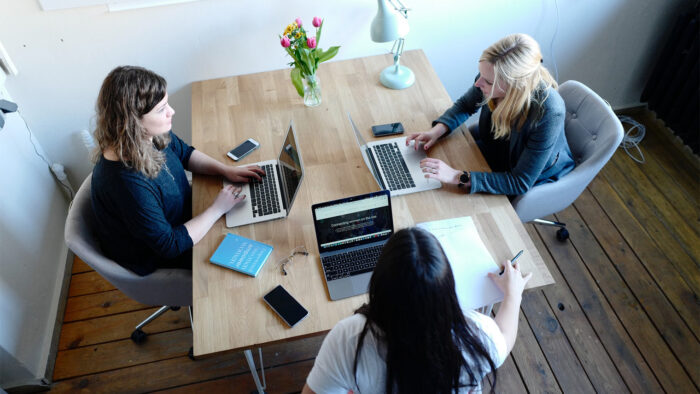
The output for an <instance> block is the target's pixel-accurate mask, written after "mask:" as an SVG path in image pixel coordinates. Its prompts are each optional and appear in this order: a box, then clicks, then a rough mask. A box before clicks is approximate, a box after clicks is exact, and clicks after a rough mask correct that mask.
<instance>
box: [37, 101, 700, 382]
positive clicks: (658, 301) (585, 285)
mask: <svg viewBox="0 0 700 394" xmlns="http://www.w3.org/2000/svg"><path fill="white" fill-rule="evenodd" d="M632 115H633V117H635V118H636V119H637V120H638V121H640V122H641V123H643V124H644V125H645V126H646V128H647V135H646V138H645V139H644V140H643V142H642V144H641V149H642V151H643V153H644V156H645V159H646V162H645V163H644V164H638V163H636V162H634V161H633V160H632V159H630V157H629V156H628V155H627V154H626V153H625V152H624V151H623V150H618V152H617V153H616V154H615V155H614V156H613V159H612V160H611V161H610V162H609V163H608V164H607V165H606V167H605V168H604V169H603V170H602V171H601V173H600V174H599V175H598V177H597V178H596V179H595V180H594V181H593V182H592V183H591V184H590V186H589V187H588V188H587V189H586V190H585V191H584V192H583V194H582V195H581V196H580V197H579V198H578V200H576V202H575V203H574V204H573V206H571V207H569V208H567V209H565V210H564V211H562V212H560V213H558V214H557V215H555V216H554V217H555V218H556V219H557V220H559V221H563V222H565V223H567V225H568V229H569V232H570V234H571V238H570V240H569V241H567V242H564V243H561V242H559V241H557V240H556V239H555V231H556V229H553V228H550V227H543V226H533V225H527V230H528V232H529V233H530V236H531V237H532V238H533V240H534V242H535V244H536V246H537V248H538V250H539V251H540V253H541V254H542V256H543V258H544V260H545V262H546V264H547V266H548V267H549V270H550V271H551V273H552V275H553V277H554V279H555V280H556V284H554V285H550V286H547V287H544V288H542V289H539V290H535V291H530V292H527V293H526V294H525V295H524V297H523V304H522V308H521V313H520V327H519V333H518V341H517V343H516V346H515V349H514V350H513V352H512V354H511V356H510V357H509V358H508V360H507V361H506V363H505V364H504V365H503V366H502V367H501V368H500V369H499V370H498V377H497V386H496V388H497V391H498V392H502V393H527V392H534V393H539V392H548V393H555V392H565V393H579V392H581V393H592V392H601V393H623V392H631V393H641V392H674V393H693V392H699V391H698V388H699V387H700V341H699V336H698V333H700V298H699V297H698V295H699V294H700V165H699V164H698V160H697V158H696V157H693V156H691V155H689V154H687V153H685V152H683V151H682V150H681V149H679V147H677V146H676V145H674V144H673V143H672V139H671V138H669V137H668V136H667V134H666V131H665V129H664V128H663V125H662V123H661V122H660V121H658V120H656V119H655V117H654V116H653V114H651V113H649V112H647V111H645V110H637V111H632ZM155 309H156V308H153V307H149V306H146V305H142V304H139V303H136V302H134V301H132V300H130V299H128V298H126V297H125V296H124V295H123V294H122V293H121V292H119V290H116V289H114V287H112V286H111V285H110V284H109V283H106V282H105V281H104V280H103V279H102V278H101V277H100V276H99V275H97V274H96V273H95V272H94V271H92V270H91V269H90V267H88V266H87V265H85V263H83V262H81V261H80V260H79V259H76V260H75V264H74V266H73V275H72V280H71V285H70V290H69V299H68V304H67V307H66V312H65V317H64V323H63V326H62V330H61V337H60V343H59V351H58V356H57V359H56V365H55V368H54V376H53V379H54V382H53V384H52V387H51V390H52V391H55V392H77V391H86V392H146V391H149V392H150V391H170V392H183V393H185V392H187V393H189V392H217V393H218V392H233V393H248V392H251V391H252V390H253V389H254V384H253V380H252V378H251V376H250V374H249V372H248V368H247V364H246V363H245V359H244V357H243V355H242V354H241V353H231V354H224V355H218V356H214V357H207V358H202V359H198V360H196V361H191V360H190V359H189V358H188V357H187V352H188V350H189V348H190V346H191V343H192V333H191V330H190V323H189V318H188V316H187V311H186V308H183V309H180V310H179V311H177V312H168V313H166V314H165V315H164V316H162V317H160V318H159V319H157V320H156V321H155V322H153V323H151V324H150V325H149V326H147V327H146V329H145V331H146V332H148V333H149V337H148V339H147V341H146V342H145V343H143V344H141V345H136V344H134V343H132V342H131V340H130V339H129V335H130V333H131V331H132V330H133V327H134V326H135V325H136V324H137V323H138V322H139V321H141V320H142V319H144V318H145V317H146V316H148V315H149V314H150V313H152V312H153V311H154V310H155ZM322 340H323V337H317V338H307V339H304V340H300V341H295V342H289V343H283V344H277V345H273V346H269V347H266V348H264V349H263V357H264V364H265V370H266V378H267V387H268V388H267V392H268V393H288V392H298V391H299V390H300V389H301V387H302V386H303V384H304V381H305V378H306V375H307V374H308V372H309V370H310V369H311V367H312V366H313V359H314V357H315V355H316V354H317V352H318V349H319V347H320V345H321V342H322ZM492 379H493V377H489V381H488V382H486V386H487V387H488V385H489V382H491V381H492Z"/></svg>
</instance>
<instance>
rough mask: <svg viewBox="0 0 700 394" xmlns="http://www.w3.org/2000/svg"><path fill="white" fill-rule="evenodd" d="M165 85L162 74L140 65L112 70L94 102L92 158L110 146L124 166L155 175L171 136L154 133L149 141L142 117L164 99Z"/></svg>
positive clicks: (153, 176) (160, 165) (152, 176)
mask: <svg viewBox="0 0 700 394" xmlns="http://www.w3.org/2000/svg"><path fill="white" fill-rule="evenodd" d="M166 88H167V83H166V82H165V79H164V78H163V77H161V76H160V75H158V74H156V73H154V72H153V71H150V70H147V69H145V68H143V67H135V66H120V67H117V68H115V69H114V70H112V71H111V72H110V73H109V75H107V78H105V80H104V82H102V87H101V88H100V93H99V95H98V97H97V104H96V105H95V111H96V112H97V127H96V129H95V140H96V141H97V148H96V150H95V152H94V155H93V159H94V160H97V159H98V158H99V157H100V156H101V155H102V154H103V153H104V151H105V150H106V149H107V148H112V149H114V152H115V153H116V155H117V157H118V158H119V160H120V161H121V162H122V163H123V164H124V165H125V166H127V167H128V168H133V169H134V170H136V171H139V172H142V173H143V174H145V175H146V176H147V177H149V178H155V177H156V176H157V175H158V173H159V172H160V169H161V168H162V167H163V164H164V163H165V155H164V154H163V152H161V150H162V149H163V148H165V147H166V146H168V144H169V143H170V136H169V134H165V135H163V136H156V137H153V139H152V141H151V139H150V138H149V136H148V135H147V134H146V129H145V128H144V127H143V126H142V125H141V118H142V117H143V116H144V115H145V114H147V113H149V112H150V111H151V110H152V109H153V108H154V107H155V106H156V104H158V103H159V102H160V101H161V100H163V98H164V97H165V94H166Z"/></svg>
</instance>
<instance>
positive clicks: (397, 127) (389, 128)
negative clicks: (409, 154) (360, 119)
mask: <svg viewBox="0 0 700 394" xmlns="http://www.w3.org/2000/svg"><path fill="white" fill-rule="evenodd" d="M372 134H374V136H375V137H384V136H387V135H395V134H403V125H402V124H401V123H400V122H397V123H387V124H380V125H376V126H372Z"/></svg>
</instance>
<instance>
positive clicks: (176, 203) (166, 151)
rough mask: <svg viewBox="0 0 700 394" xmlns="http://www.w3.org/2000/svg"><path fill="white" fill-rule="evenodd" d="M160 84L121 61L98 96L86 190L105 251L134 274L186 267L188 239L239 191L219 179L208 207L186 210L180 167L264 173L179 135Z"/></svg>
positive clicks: (238, 176) (246, 175)
mask: <svg viewBox="0 0 700 394" xmlns="http://www.w3.org/2000/svg"><path fill="white" fill-rule="evenodd" d="M166 87H167V84H166V82H165V79H163V77H161V76H160V75H158V74H156V73H154V72H152V71H150V70H147V69H145V68H141V67H132V66H122V67H117V68H115V69H114V70H112V71H111V72H110V73H109V75H107V78H105V80H104V82H103V83H102V88H101V89H100V93H99V96H98V98H97V105H96V111H97V128H96V130H95V139H96V140H97V143H98V147H97V149H96V151H95V162H96V163H95V168H94V169H93V172H92V190H91V192H92V195H91V197H92V207H93V210H94V212H95V216H96V217H97V222H98V226H97V228H98V234H97V235H98V238H99V241H100V245H101V247H102V249H103V252H104V254H105V255H106V256H107V257H109V258H110V259H112V260H114V261H116V262H117V263H119V264H120V265H122V266H123V267H125V268H127V269H129V270H131V271H133V272H135V273H137V274H139V275H148V274H150V273H151V272H153V271H155V270H157V269H158V268H188V269H191V268H192V254H191V249H192V246H193V245H194V244H196V243H197V242H199V241H200V240H201V239H202V238H203V237H204V235H205V234H206V233H207V231H209V229H210V228H211V227H212V225H214V223H215V222H216V220H218V219H219V217H221V215H223V214H225V213H226V212H228V211H229V210H230V209H231V208H232V207H233V206H234V205H235V204H236V203H238V202H239V201H242V200H243V199H244V198H245V195H240V191H241V188H240V187H237V186H227V187H224V188H223V189H222V190H221V191H220V192H219V194H218V196H217V197H216V198H215V199H214V201H213V202H212V204H211V205H210V206H209V208H207V209H206V210H205V211H204V212H202V213H201V214H199V215H197V216H195V217H191V216H192V189H191V187H190V184H189V182H188V180H187V176H186V174H185V169H187V170H189V171H192V172H194V173H198V174H207V175H219V176H222V177H224V178H226V179H228V180H229V181H231V182H235V183H241V182H247V181H248V180H249V179H250V178H255V179H260V176H261V175H264V172H263V171H262V169H260V168H259V167H257V166H250V167H245V168H236V167H232V166H229V165H225V164H223V163H220V162H218V161H217V160H214V159H213V158H211V157H209V156H207V155H206V154H204V153H202V152H200V151H197V150H195V149H194V148H193V147H191V146H189V145H187V144H186V143H185V142H184V141H182V140H181V139H180V138H178V136H176V135H175V134H174V133H173V132H172V130H171V127H172V117H173V115H174V114H175V111H174V110H173V109H172V107H170V105H169V104H168V93H167V91H166Z"/></svg>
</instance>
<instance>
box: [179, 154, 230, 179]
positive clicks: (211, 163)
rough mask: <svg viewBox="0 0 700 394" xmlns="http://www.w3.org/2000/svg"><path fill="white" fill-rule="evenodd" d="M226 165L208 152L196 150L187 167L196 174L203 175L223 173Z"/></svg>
mask: <svg viewBox="0 0 700 394" xmlns="http://www.w3.org/2000/svg"><path fill="white" fill-rule="evenodd" d="M225 168H226V165H225V164H224V163H222V162H220V161H218V160H216V159H214V158H212V157H211V156H209V155H207V154H206V153H203V152H200V151H198V150H196V149H195V150H194V151H193V152H192V156H190V161H189V163H187V169H188V170H190V171H192V172H194V173H195V174H203V175H223V172H224V169H225Z"/></svg>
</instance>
